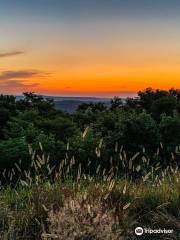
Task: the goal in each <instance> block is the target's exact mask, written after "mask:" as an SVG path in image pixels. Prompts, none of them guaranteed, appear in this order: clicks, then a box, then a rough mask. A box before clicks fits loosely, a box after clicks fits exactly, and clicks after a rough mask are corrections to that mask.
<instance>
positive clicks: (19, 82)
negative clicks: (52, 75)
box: [0, 70, 46, 89]
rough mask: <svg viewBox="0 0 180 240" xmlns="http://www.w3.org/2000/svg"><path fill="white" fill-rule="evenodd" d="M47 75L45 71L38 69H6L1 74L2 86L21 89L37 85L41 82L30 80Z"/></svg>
mask: <svg viewBox="0 0 180 240" xmlns="http://www.w3.org/2000/svg"><path fill="white" fill-rule="evenodd" d="M45 75H46V74H45V73H42V72H40V71H37V70H20V71H4V72H2V73H1V74H0V88H1V89H8V88H9V89H17V88H18V89H20V88H31V87H36V86H38V85H39V83H36V82H35V83H28V80H30V79H31V78H34V77H42V76H45Z"/></svg>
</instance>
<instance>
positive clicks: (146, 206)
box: [0, 172, 180, 240]
mask: <svg viewBox="0 0 180 240" xmlns="http://www.w3.org/2000/svg"><path fill="white" fill-rule="evenodd" d="M137 226H141V227H146V228H148V227H150V228H152V229H158V228H162V229H164V228H167V229H173V230H174V232H173V234H169V235H168V234H166V235H164V234H159V235H155V236H153V235H143V236H141V237H140V239H180V232H179V230H180V174H179V172H171V174H170V173H166V176H164V178H161V179H156V180H154V181H153V182H152V180H151V176H150V174H149V176H147V177H146V178H144V179H142V180H141V181H138V183H135V182H131V181H130V180H128V179H122V180H116V179H112V178H111V176H107V177H104V178H103V179H101V180H98V181H97V180H95V179H93V178H91V177H88V176H81V177H80V178H79V179H77V180H76V181H71V180H68V179H66V180H64V181H63V182H62V181H60V180H59V181H58V180H57V181H56V182H55V183H50V181H43V182H42V181H41V180H40V179H38V176H36V182H34V183H31V184H29V182H28V180H26V181H24V180H21V181H20V182H19V183H18V185H17V186H16V187H15V188H14V187H13V188H12V187H4V188H2V189H1V191H0V239H3V240H5V239H13V240H16V239H42V240H47V239H48V240H49V239H59V240H60V239H62V240H71V239H72V240H73V239H77V240H80V239H81V240H92V239H99V240H101V239H102V240H103V239H105V240H106V239H139V237H137V236H136V235H135V234H134V229H135V228H136V227H137Z"/></svg>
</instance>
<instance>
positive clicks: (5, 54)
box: [0, 51, 24, 58]
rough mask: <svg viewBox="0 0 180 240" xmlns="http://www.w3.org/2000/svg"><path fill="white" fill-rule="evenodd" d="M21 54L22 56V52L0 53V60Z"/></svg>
mask: <svg viewBox="0 0 180 240" xmlns="http://www.w3.org/2000/svg"><path fill="white" fill-rule="evenodd" d="M21 54H24V52H23V51H11V52H0V58H4V57H12V56H16V55H21Z"/></svg>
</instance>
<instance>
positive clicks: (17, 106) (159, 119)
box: [0, 88, 180, 173]
mask: <svg viewBox="0 0 180 240" xmlns="http://www.w3.org/2000/svg"><path fill="white" fill-rule="evenodd" d="M83 133H84V134H83ZM39 143H41V145H42V146H43V153H44V154H46V155H49V157H50V161H51V164H52V165H55V166H58V165H59V164H60V162H61V161H62V160H63V159H65V158H69V159H71V158H72V157H73V158H75V159H76V161H77V162H78V163H81V165H82V168H83V169H86V167H87V165H88V164H89V162H91V171H92V173H93V172H94V170H95V169H96V168H97V166H99V165H100V166H103V168H110V163H111V164H114V165H118V164H119V162H120V154H123V156H124V157H125V155H126V157H127V158H128V157H132V156H133V155H135V154H136V153H138V157H137V158H136V161H137V164H138V163H141V162H142V161H143V160H142V159H143V156H145V157H146V158H147V159H148V158H149V161H150V165H151V166H153V165H154V164H157V162H160V164H161V166H164V167H166V166H167V165H169V164H171V165H173V166H175V167H176V166H178V164H179V154H180V148H179V145H180V90H178V89H177V90H176V89H170V90H169V91H165V90H159V89H157V90H153V89H151V88H148V89H145V90H144V91H139V92H138V94H137V97H135V98H127V99H126V100H125V101H124V100H122V99H121V98H119V97H114V98H113V99H112V100H111V104H110V106H108V107H107V106H106V105H105V104H103V103H83V104H81V105H80V106H79V107H78V109H77V110H76V112H75V113H73V114H69V113H67V112H63V111H60V110H57V109H56V108H55V105H54V102H53V100H50V99H46V98H44V97H42V96H39V95H36V94H35V93H24V98H23V99H21V100H18V101H17V100H16V98H15V97H14V96H9V95H0V170H1V171H4V169H11V168H12V167H13V166H14V164H15V163H18V164H19V162H20V164H21V166H22V168H24V169H28V168H29V167H30V165H31V157H30V155H29V152H28V146H31V147H32V149H34V150H36V152H38V151H40V149H39ZM88 171H89V170H88Z"/></svg>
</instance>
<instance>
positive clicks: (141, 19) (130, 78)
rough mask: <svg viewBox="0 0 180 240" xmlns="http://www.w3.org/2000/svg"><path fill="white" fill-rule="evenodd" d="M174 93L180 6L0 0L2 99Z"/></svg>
mask: <svg viewBox="0 0 180 240" xmlns="http://www.w3.org/2000/svg"><path fill="white" fill-rule="evenodd" d="M147 87H152V88H160V89H169V88H172V87H173V88H180V1H179V0H156V1H155V0H5V1H4V0H0V93H3V94H16V95H17V94H22V92H25V91H33V92H36V93H38V94H46V95H59V96H98V97H112V96H134V95H135V93H136V92H137V91H139V90H143V89H145V88H147Z"/></svg>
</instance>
